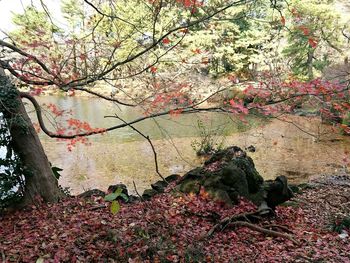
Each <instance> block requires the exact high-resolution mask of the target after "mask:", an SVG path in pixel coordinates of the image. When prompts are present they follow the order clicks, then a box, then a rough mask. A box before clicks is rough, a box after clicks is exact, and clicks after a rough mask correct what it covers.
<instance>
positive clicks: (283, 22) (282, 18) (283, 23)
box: [281, 16, 286, 26]
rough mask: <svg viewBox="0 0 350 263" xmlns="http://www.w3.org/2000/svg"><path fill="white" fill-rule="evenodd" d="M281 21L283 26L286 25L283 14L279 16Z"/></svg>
mask: <svg viewBox="0 0 350 263" xmlns="http://www.w3.org/2000/svg"><path fill="white" fill-rule="evenodd" d="M281 23H282V25H283V26H285V25H286V18H285V17H284V16H282V17H281Z"/></svg>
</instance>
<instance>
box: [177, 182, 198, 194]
mask: <svg viewBox="0 0 350 263" xmlns="http://www.w3.org/2000/svg"><path fill="white" fill-rule="evenodd" d="M200 188H201V184H200V183H199V180H186V181H184V182H182V183H181V185H180V191H181V192H183V193H187V194H189V193H194V194H199V191H200Z"/></svg>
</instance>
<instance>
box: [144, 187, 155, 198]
mask: <svg viewBox="0 0 350 263" xmlns="http://www.w3.org/2000/svg"><path fill="white" fill-rule="evenodd" d="M156 194H158V192H157V191H156V190H154V189H146V190H145V191H144V192H143V194H142V198H143V199H144V200H150V199H151V198H152V197H153V196H155V195H156Z"/></svg>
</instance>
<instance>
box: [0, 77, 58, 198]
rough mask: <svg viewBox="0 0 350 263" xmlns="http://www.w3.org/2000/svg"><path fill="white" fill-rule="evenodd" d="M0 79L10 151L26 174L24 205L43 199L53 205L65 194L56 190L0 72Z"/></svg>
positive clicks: (25, 118)
mask: <svg viewBox="0 0 350 263" xmlns="http://www.w3.org/2000/svg"><path fill="white" fill-rule="evenodd" d="M0 80H1V81H0V92H1V94H0V98H1V100H2V105H1V106H0V107H1V112H2V113H3V115H4V118H5V120H6V122H7V123H8V126H9V131H10V134H11V137H12V146H13V149H14V151H15V152H16V153H17V154H18V156H19V158H20V160H21V162H22V164H23V166H24V169H25V171H27V172H26V174H25V192H24V198H23V203H24V204H30V203H33V202H34V201H35V198H36V197H39V198H42V199H43V200H44V201H45V202H56V201H58V200H59V199H60V198H61V197H63V196H64V195H63V193H62V191H61V190H60V189H59V187H58V182H57V179H56V178H55V177H54V175H53V173H52V169H51V166H50V163H49V161H48V159H47V156H46V154H45V152H44V149H43V147H42V145H41V142H40V140H39V137H38V135H37V133H36V131H35V129H34V127H33V124H32V122H31V120H30V118H29V116H28V114H27V112H26V110H25V108H24V105H23V103H22V100H21V98H20V97H19V93H18V91H17V90H16V88H15V87H14V85H13V84H12V83H11V82H10V81H9V79H8V78H7V77H6V76H3V75H2V74H1V72H0Z"/></svg>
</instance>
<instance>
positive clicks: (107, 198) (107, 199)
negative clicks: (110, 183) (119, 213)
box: [104, 193, 118, 202]
mask: <svg viewBox="0 0 350 263" xmlns="http://www.w3.org/2000/svg"><path fill="white" fill-rule="evenodd" d="M117 197H118V195H116V194H115V193H110V194H108V195H106V196H105V198H104V200H105V201H109V202H111V201H113V200H115V199H116V198H117Z"/></svg>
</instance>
